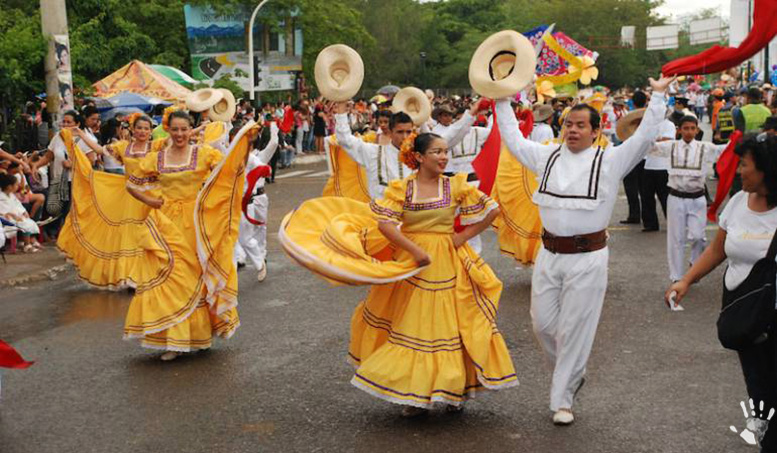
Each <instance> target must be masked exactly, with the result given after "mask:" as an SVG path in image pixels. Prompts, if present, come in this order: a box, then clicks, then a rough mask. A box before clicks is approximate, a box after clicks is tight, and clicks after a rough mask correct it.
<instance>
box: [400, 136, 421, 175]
mask: <svg viewBox="0 0 777 453" xmlns="http://www.w3.org/2000/svg"><path fill="white" fill-rule="evenodd" d="M416 137H418V134H416V133H415V132H413V133H412V134H410V136H409V137H407V138H406V139H405V140H404V141H403V142H402V146H401V147H400V148H399V160H400V161H402V163H403V164H405V165H406V166H407V168H410V169H412V170H418V167H420V166H421V163H420V162H418V159H416V158H415V146H414V143H415V138H416Z"/></svg>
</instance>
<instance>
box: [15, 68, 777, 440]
mask: <svg viewBox="0 0 777 453" xmlns="http://www.w3.org/2000/svg"><path fill="white" fill-rule="evenodd" d="M530 69H531V70H533V66H532V68H530ZM513 83H514V82H513ZM524 85H525V84H524ZM720 85H721V86H719V87H715V88H714V89H710V90H702V89H700V88H698V87H694V86H693V85H692V84H691V83H688V82H685V83H678V82H677V81H676V79H674V78H669V77H663V78H661V79H660V80H653V79H650V84H649V85H646V86H645V87H642V88H640V89H636V90H627V89H620V90H612V91H611V90H608V89H607V88H604V87H601V88H596V89H585V90H582V91H581V92H579V93H577V94H574V95H556V96H551V97H549V98H548V99H542V98H543V96H542V94H541V93H536V92H534V91H532V90H528V91H520V90H515V91H514V92H509V93H508V94H509V96H506V95H505V92H504V88H503V87H502V86H499V85H498V82H497V81H493V83H492V82H489V83H488V84H485V85H483V84H481V85H479V86H475V85H474V84H473V89H474V90H475V92H476V93H477V94H473V96H464V97H451V98H442V97H437V96H435V94H434V92H432V91H431V90H427V91H426V92H423V93H422V95H421V96H424V98H416V99H415V100H414V104H413V105H414V106H417V105H426V104H428V106H429V113H430V114H429V115H428V116H424V115H423V114H422V113H419V112H418V110H416V109H415V107H414V108H408V109H405V108H403V106H402V105H398V104H397V103H395V102H393V101H394V100H393V99H392V98H391V96H389V97H376V98H373V99H372V100H370V101H367V100H364V99H357V100H351V99H337V100H327V99H328V98H331V97H332V96H327V93H326V92H324V93H322V94H323V96H322V97H320V98H317V99H315V100H308V99H301V100H299V101H298V102H296V103H290V102H281V103H279V104H272V103H265V104H263V105H262V106H261V107H259V108H254V107H253V106H251V104H250V103H249V102H248V101H245V100H241V101H238V102H234V99H232V98H231V96H232V95H231V94H226V93H224V92H223V91H218V90H201V92H197V93H195V95H193V97H192V98H190V101H187V109H188V112H187V111H185V109H183V108H181V107H178V108H171V109H169V110H167V111H165V112H164V115H163V116H162V117H161V118H159V120H156V121H155V120H154V119H152V118H150V117H149V116H146V115H143V114H133V115H128V116H122V115H120V116H116V117H113V118H110V119H107V120H105V121H104V122H103V121H102V119H101V116H100V112H99V111H98V109H97V108H96V107H95V106H94V105H92V104H88V103H87V104H85V105H83V106H82V108H80V109H79V110H74V111H67V112H64V113H63V114H62V115H61V122H60V124H59V125H58V127H59V129H61V131H60V132H57V133H51V134H50V133H47V134H45V136H44V137H41V135H40V134H39V133H38V132H34V131H39V130H40V129H36V128H35V127H34V126H36V125H37V126H41V125H43V124H44V123H45V122H46V121H45V116H44V115H43V114H42V113H41V112H37V111H36V110H35V108H34V106H29V107H30V108H29V109H27V110H26V113H25V114H24V115H23V116H22V118H21V120H20V122H19V123H18V124H21V126H19V127H18V128H17V129H18V130H19V131H21V133H20V134H19V136H18V140H16V141H15V142H14V143H13V147H11V148H7V147H5V146H4V148H5V149H4V150H3V151H1V152H0V220H2V221H3V226H4V230H5V234H4V235H0V236H2V240H5V239H6V238H9V239H11V238H17V237H18V238H21V241H22V244H23V245H22V247H21V249H22V251H24V252H27V253H36V252H37V251H39V250H40V249H41V243H42V242H45V241H47V240H53V239H55V238H57V240H58V245H59V247H60V249H61V250H63V252H64V253H65V254H66V255H67V256H68V258H70V259H71V260H72V261H74V262H75V263H76V265H77V267H78V272H79V276H80V277H82V278H83V279H84V280H86V281H88V282H90V283H92V284H94V285H96V286H99V287H126V286H131V287H134V288H135V294H134V297H133V300H132V303H131V304H130V308H129V311H128V314H127V321H126V324H125V329H124V336H125V338H128V339H129V338H135V339H139V340H140V341H141V344H142V345H143V346H145V347H148V348H152V349H159V350H163V351H164V354H163V355H162V359H163V360H172V359H174V358H176V357H177V356H178V355H180V354H182V353H189V352H194V351H197V350H201V349H207V348H209V347H210V346H211V344H212V337H213V336H220V337H223V338H229V337H230V336H232V335H233V334H234V333H235V331H236V330H237V329H238V327H239V325H240V323H239V320H238V315H237V309H236V307H237V294H238V293H237V277H236V275H237V268H238V267H241V264H242V265H245V264H246V262H248V263H250V264H251V265H252V266H253V267H254V268H255V269H256V270H257V272H258V275H257V279H258V281H260V282H261V281H263V280H264V279H265V278H266V277H267V266H266V256H267V247H266V234H267V231H266V224H267V211H268V203H269V201H268V199H267V195H266V193H265V191H264V183H265V180H266V182H267V183H272V182H274V180H275V173H276V171H277V169H278V168H288V167H290V166H291V165H292V164H293V162H294V159H295V156H298V155H301V154H303V153H322V154H324V153H326V154H327V155H328V159H329V161H330V169H331V173H332V174H331V177H330V182H329V183H328V184H327V187H326V188H325V189H324V195H328V196H325V197H321V198H317V199H313V200H308V201H306V202H304V203H303V204H302V205H301V206H300V207H299V208H298V209H296V210H295V211H293V212H292V213H289V214H288V215H287V216H286V217H285V218H284V220H283V222H282V224H281V229H280V232H279V238H280V241H281V243H282V245H283V247H284V250H285V251H286V252H287V253H288V254H289V255H290V256H292V257H293V258H294V259H295V261H296V262H297V263H298V264H300V265H302V266H304V267H306V268H307V269H309V270H310V271H312V272H313V273H315V274H317V275H319V276H321V277H323V278H325V279H326V280H328V281H332V282H336V283H346V284H355V285H368V286H371V290H370V292H369V295H368V297H367V298H366V299H365V300H364V301H363V302H362V303H360V304H359V306H358V308H357V309H356V311H355V313H354V315H353V318H352V324H351V344H350V347H349V351H348V357H349V359H350V361H351V362H352V363H353V364H354V366H355V367H356V372H355V374H354V377H353V379H352V383H353V384H354V385H355V386H356V387H357V388H360V389H362V390H364V391H366V392H367V393H369V394H371V395H373V396H376V397H378V398H381V399H384V400H387V401H390V402H394V403H397V404H401V405H404V406H405V409H404V412H403V413H404V415H406V416H408V417H413V416H418V415H422V414H425V413H427V412H428V410H429V409H430V408H431V407H432V406H433V405H434V404H435V403H442V404H444V405H446V407H447V410H449V411H452V412H458V411H460V410H461V408H462V407H463V404H464V402H465V401H466V400H467V399H468V398H470V397H471V396H472V395H473V394H474V393H476V392H478V391H482V390H501V389H505V388H509V387H512V386H514V385H516V384H517V381H518V378H517V374H516V371H515V367H514V366H513V363H512V360H511V358H510V354H509V351H508V349H507V345H506V343H505V341H504V339H503V338H502V336H501V333H500V331H499V329H498V327H497V323H496V318H497V311H498V305H499V298H500V294H501V290H502V284H501V281H499V279H498V278H497V277H496V275H495V274H494V272H493V271H492V270H491V269H490V267H489V266H488V264H487V263H486V262H485V261H484V260H483V259H482V258H481V257H480V253H481V251H482V244H481V242H480V240H479V235H480V233H481V232H483V231H484V230H485V229H487V228H488V227H489V226H490V225H491V224H492V223H494V222H497V223H499V222H503V225H504V224H509V225H518V227H516V228H514V229H515V230H516V231H523V232H524V233H525V234H524V233H519V232H516V233H514V234H513V235H512V236H510V234H509V231H507V230H509V228H504V229H502V228H500V230H499V233H498V240H499V242H500V249H501V250H502V251H503V252H506V253H509V254H510V255H511V256H513V257H515V258H516V260H517V261H519V262H520V263H521V264H525V265H532V266H533V267H534V270H533V276H532V289H531V298H532V303H531V315H532V322H533V327H534V332H535V334H536V336H537V337H538V339H539V341H540V345H541V347H542V349H543V351H544V353H545V355H546V357H547V359H548V361H549V363H550V364H551V366H552V368H553V377H552V383H551V392H550V409H551V411H552V412H553V417H552V420H553V422H554V423H555V424H557V425H569V424H571V423H573V422H574V420H575V416H574V413H573V410H572V408H573V405H574V402H575V397H576V395H577V394H578V392H579V391H580V389H581V387H582V386H583V384H584V382H585V373H586V366H587V361H588V358H589V356H590V354H591V351H592V348H593V344H594V338H595V334H596V330H597V327H598V323H599V318H600V314H601V310H602V306H603V303H604V298H605V292H606V289H607V279H608V260H609V249H608V247H607V242H608V234H607V227H608V225H609V222H610V218H611V216H612V213H613V209H614V206H615V202H616V200H617V196H618V192H619V189H620V186H621V184H623V187H624V190H625V192H626V195H627V198H628V202H629V215H628V218H627V219H625V220H623V221H622V222H621V223H625V224H632V223H633V224H639V223H641V224H642V226H643V231H644V232H654V231H658V230H659V219H658V215H657V212H656V200H658V202H659V204H660V205H661V207H662V210H663V213H664V216H665V218H666V224H667V261H668V264H669V270H670V273H669V276H668V282H667V287H668V290H667V295H666V298H667V302H668V303H669V304H670V306H676V304H677V303H679V301H680V300H682V299H683V298H684V297H685V296H686V294H687V293H688V291H689V287H690V286H691V285H692V284H694V283H695V282H697V281H698V280H699V279H700V278H701V277H703V276H704V275H706V274H708V273H709V272H710V271H711V270H712V269H714V268H715V267H716V266H717V265H719V264H720V263H722V262H723V261H725V260H728V265H729V272H727V274H726V277H725V287H726V290H727V291H729V292H734V291H735V290H736V288H737V287H738V286H740V285H742V284H743V282H744V281H745V280H746V278H747V275H748V273H749V272H750V269H752V267H753V265H754V263H756V262H757V261H758V260H759V259H760V258H762V257H763V255H765V254H766V251H767V249H769V248H770V247H769V246H770V244H771V243H772V238H773V236H774V231H775V230H777V214H776V213H777V203H776V202H775V195H774V194H775V191H777V187H775V181H777V137H775V136H776V135H777V116H775V115H776V114H777V93H775V91H774V88H773V87H771V86H770V85H768V84H766V85H758V84H754V85H749V86H744V87H741V86H737V85H736V84H735V83H734V82H733V81H730V80H729V81H725V82H722V83H720ZM319 88H321V89H322V91H325V90H326V87H319ZM508 88H509V87H508ZM222 103H223V104H224V105H226V107H220V106H221V105H222ZM420 110H421V111H422V112H423V108H421V109H420ZM705 116H706V118H707V121H708V122H710V124H711V130H712V136H711V137H708V138H709V139H710V140H709V141H704V140H703V138H704V137H703V135H704V133H703V131H702V128H701V127H700V124H701V123H702V122H703V121H704V118H705ZM494 125H497V126H498V131H499V134H500V137H499V143H501V144H503V145H504V146H505V149H506V150H507V152H505V153H501V154H500V153H499V150H498V149H497V153H496V159H498V161H499V166H498V169H497V165H496V162H495V161H492V162H491V164H492V165H491V167H493V170H494V172H495V174H494V175H492V176H494V181H492V182H490V183H488V185H487V186H482V185H481V183H482V179H483V178H484V174H485V173H488V171H489V170H488V169H486V170H482V167H479V169H478V170H476V169H475V164H474V162H475V160H476V159H478V158H479V157H481V156H480V154H481V153H487V152H488V151H487V150H488V149H489V147H488V146H487V145H486V142H487V141H488V139H489V138H490V137H491V135H492V131H494V130H496V129H495V128H494ZM41 129H45V127H43V128H41ZM51 130H53V128H52V129H51ZM743 135H744V137H743ZM42 139H43V140H42ZM44 141H45V143H44ZM737 145H738V146H737ZM734 148H736V154H737V155H738V156H739V159H741V160H740V162H741V165H740V169H741V170H740V171H739V172H737V173H736V175H732V174H731V172H730V168H729V167H726V169H725V170H724V169H723V168H722V167H720V161H719V157H720V156H721V155H723V154H724V153H726V152H730V153H731V154H733V152H734V151H733V149H734ZM244 162H245V163H247V164H246V165H245V168H243V163H244ZM715 164H718V170H719V173H720V175H721V176H720V177H721V180H722V179H723V177H724V175H725V177H726V178H728V177H729V176H731V178H730V179H731V181H730V183H731V184H730V188H729V187H727V188H726V190H727V191H728V190H730V195H731V198H730V200H729V202H728V204H727V205H726V207H725V209H724V210H723V212H722V214H721V216H720V222H719V232H718V234H717V236H716V238H715V240H714V242H713V244H712V245H711V246H709V247H708V246H707V243H706V235H705V228H706V226H707V217H708V214H709V213H708V204H709V202H711V201H712V200H711V198H710V193H709V191H708V190H707V182H708V181H709V178H710V177H711V175H710V173H709V170H710V169H711V168H712V167H713V165H715ZM515 169H518V171H517V172H516V171H515ZM243 170H245V175H244V178H238V177H237V175H238V174H240V172H242V171H243ZM523 170H526V171H528V172H529V174H530V176H528V177H527V176H517V175H521V174H524V173H522V171H523ZM511 171H512V173H511ZM484 172H485V173H484ZM519 178H523V179H519ZM535 179H536V182H534V180H535ZM238 180H240V182H239V183H237V182H236V181H238ZM727 180H728V179H727ZM491 184H493V185H491ZM510 184H521V186H525V187H531V190H527V191H526V193H523V192H521V193H517V192H518V191H511V190H509V189H504V187H514V186H510ZM235 195H237V196H238V197H241V198H242V203H241V211H242V212H237V211H236V207H235V205H234V203H231V202H230V201H229V200H231V199H234V197H235ZM521 197H522V198H521ZM133 200H134V201H133ZM133 203H134V204H133ZM530 212H535V215H534V216H529V215H528V213H530ZM716 215H717V212H713V216H716ZM530 217H531V218H530ZM529 221H531V222H532V224H531V225H527V222H529ZM353 231H359V232H360V233H359V234H358V235H354V234H352V232H353ZM687 243H690V245H691V257H690V260H688V259H686V257H685V255H684V254H685V246H686V244H687ZM0 245H2V244H0ZM772 248H775V247H772ZM775 250H777V248H775ZM128 251H131V253H130V252H128ZM770 253H771V252H770ZM171 256H172V257H174V258H175V259H172V260H171V259H170V257H171ZM688 261H690V263H691V268H690V270H688V266H687V263H688ZM160 275H164V276H165V277H164V278H160ZM397 307H399V308H397ZM770 316H772V317H774V318H775V319H777V317H775V315H774V311H773V310H772V312H771V313H770ZM432 321H433V322H432ZM770 326H771V324H770ZM776 344H777V342H775V339H774V338H773V336H772V335H771V333H770V331H769V332H763V335H762V336H761V337H759V340H758V342H757V343H755V344H747V345H746V346H743V347H742V348H741V349H739V355H740V359H741V362H742V367H743V372H744V374H745V379H746V383H747V387H748V392H749V393H750V395H751V397H753V398H754V399H755V398H758V399H759V400H763V401H765V402H767V403H769V404H771V405H772V406H774V405H775V404H777V393H776V390H775V387H774V386H773V385H772V384H773V382H775V380H777V366H775V363H777V356H775V355H774V351H775V348H776V347H777V346H775V345H776ZM762 428H763V427H762ZM759 429H760V428H759ZM762 431H765V428H763V429H762ZM761 434H763V432H762V433H761ZM762 437H763V442H762V445H763V447H764V451H775V450H774V444H775V443H777V435H774V434H768V433H767V434H766V435H765V436H762Z"/></svg>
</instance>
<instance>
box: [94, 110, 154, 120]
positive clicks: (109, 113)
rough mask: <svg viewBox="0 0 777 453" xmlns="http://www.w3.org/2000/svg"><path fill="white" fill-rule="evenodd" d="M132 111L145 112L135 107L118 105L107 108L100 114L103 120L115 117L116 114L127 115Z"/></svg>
mask: <svg viewBox="0 0 777 453" xmlns="http://www.w3.org/2000/svg"><path fill="white" fill-rule="evenodd" d="M133 113H145V112H144V111H143V110H141V109H139V108H137V107H119V108H117V109H111V110H108V111H107V112H105V113H104V114H103V115H102V118H103V119H105V120H108V119H111V118H115V117H116V116H118V115H125V116H127V115H131V114H133Z"/></svg>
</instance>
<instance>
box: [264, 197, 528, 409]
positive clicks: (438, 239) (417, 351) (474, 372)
mask: <svg viewBox="0 0 777 453" xmlns="http://www.w3.org/2000/svg"><path fill="white" fill-rule="evenodd" d="M328 219H331V221H329V220H328ZM406 234H407V236H408V237H409V238H410V239H411V240H413V241H414V242H415V243H417V244H418V245H419V246H420V247H422V248H423V249H424V250H426V252H427V253H428V254H429V256H430V257H431V264H430V265H429V266H426V267H424V268H418V267H417V266H416V265H415V263H414V262H413V260H412V257H411V256H410V255H409V254H408V253H407V252H405V251H404V250H401V249H393V248H391V247H389V246H388V241H387V240H386V239H385V238H384V237H383V236H382V234H380V232H379V231H377V222H376V221H375V219H374V218H372V217H371V216H370V215H369V208H368V207H367V205H365V204H363V203H358V202H354V201H351V200H348V199H342V198H319V199H315V200H309V201H307V202H305V203H304V204H303V205H302V206H300V208H298V209H297V210H296V211H294V212H292V213H290V214H288V215H287V216H286V218H285V219H284V220H283V222H282V224H281V230H280V233H279V237H280V239H281V243H282V245H283V247H284V250H285V251H286V252H287V253H288V254H289V256H291V257H292V258H293V259H294V260H295V261H297V262H298V263H299V264H300V265H302V266H304V267H306V268H308V269H310V270H311V271H313V272H314V273H316V274H317V275H319V276H322V277H324V278H325V279H327V280H328V281H330V282H334V283H338V284H362V285H364V284H371V285H373V286H372V288H371V290H370V293H369V295H368V297H367V299H366V300H365V301H363V302H362V303H360V304H359V306H358V307H357V308H356V311H355V312H354V315H353V317H352V320H351V342H350V347H349V351H348V357H349V361H350V362H351V363H353V364H354V365H355V366H356V373H355V375H354V377H353V379H352V381H351V383H352V384H353V385H354V386H356V387H357V388H360V389H362V390H364V391H366V392H367V393H369V394H371V395H373V396H376V397H378V398H381V399H384V400H387V401H390V402H393V403H397V404H404V405H411V406H416V407H422V408H429V407H431V406H432V405H433V404H434V403H436V402H439V403H445V404H451V405H459V404H461V403H463V402H464V401H465V400H467V399H468V398H470V397H471V396H472V395H473V394H474V393H475V392H477V391H479V390H485V389H489V390H497V389H502V388H507V387H512V386H515V385H517V384H518V380H517V377H516V373H515V369H514V367H513V363H512V360H511V358H510V354H509V352H508V350H507V346H506V344H505V341H504V339H503V337H502V335H501V333H500V332H499V330H498V329H497V326H496V317H497V311H498V309H499V297H500V294H501V291H502V283H501V282H500V281H499V279H498V278H497V277H496V275H495V274H494V273H493V271H492V270H491V269H490V268H489V266H488V265H487V264H486V263H485V262H484V261H483V260H482V259H481V258H480V257H479V256H477V254H476V253H475V252H474V251H473V250H472V249H471V248H470V247H469V246H468V245H466V244H465V245H463V246H461V247H459V248H458V249H457V248H455V247H454V246H453V241H452V235H449V234H439V233H406Z"/></svg>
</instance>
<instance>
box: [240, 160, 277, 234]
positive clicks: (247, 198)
mask: <svg viewBox="0 0 777 453" xmlns="http://www.w3.org/2000/svg"><path fill="white" fill-rule="evenodd" d="M271 174H272V168H270V166H269V165H259V166H257V167H256V168H254V169H253V170H251V171H249V172H248V175H247V176H246V180H247V184H248V189H247V190H246V192H245V193H244V194H243V199H242V200H241V202H240V205H241V207H242V208H243V215H244V216H246V220H248V221H249V222H251V223H253V224H254V225H264V222H260V221H258V220H256V219H253V218H251V216H249V215H248V205H249V204H250V203H251V197H252V196H253V194H254V187H256V182H257V181H258V180H259V178H269V177H270V175H271Z"/></svg>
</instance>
